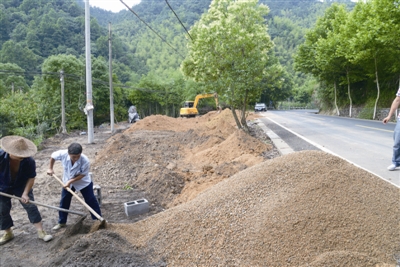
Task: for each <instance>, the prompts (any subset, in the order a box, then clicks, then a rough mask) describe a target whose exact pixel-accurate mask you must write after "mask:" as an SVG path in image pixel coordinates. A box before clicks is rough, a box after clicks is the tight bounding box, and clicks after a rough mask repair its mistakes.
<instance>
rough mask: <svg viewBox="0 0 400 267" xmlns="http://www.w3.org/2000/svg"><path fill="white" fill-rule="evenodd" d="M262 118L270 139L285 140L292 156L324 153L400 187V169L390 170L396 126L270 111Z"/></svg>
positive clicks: (303, 112) (311, 113) (311, 112)
mask: <svg viewBox="0 0 400 267" xmlns="http://www.w3.org/2000/svg"><path fill="white" fill-rule="evenodd" d="M260 114H263V117H262V118H260V119H259V120H260V121H261V122H262V123H263V124H264V125H265V126H266V128H267V130H268V131H269V135H271V134H272V135H277V136H278V137H279V138H280V139H281V140H283V142H284V143H286V144H287V146H288V148H287V149H288V151H289V152H290V151H301V150H323V151H325V152H329V153H331V154H334V155H336V156H339V157H341V158H343V159H346V160H347V161H349V162H351V163H353V164H354V165H357V166H358V167H360V168H363V169H365V170H367V171H369V172H371V173H373V174H375V175H377V176H379V177H380V178H382V179H384V180H386V181H387V182H389V183H392V184H394V185H396V186H398V187H400V168H398V169H397V170H395V171H388V170H387V167H388V166H389V165H390V164H391V159H392V151H393V150H392V147H393V130H394V127H395V123H387V124H383V123H382V122H381V121H371V120H362V119H353V118H344V117H337V116H326V115H320V114H317V111H316V110H290V111H274V110H269V111H267V112H262V113H260ZM270 137H271V136H270Z"/></svg>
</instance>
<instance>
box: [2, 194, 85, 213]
mask: <svg viewBox="0 0 400 267" xmlns="http://www.w3.org/2000/svg"><path fill="white" fill-rule="evenodd" d="M0 195H2V196H5V197H9V198H15V199H18V200H21V201H22V200H23V199H22V198H20V197H17V196H14V195H9V194H6V193H3V192H0ZM29 203H32V204H34V205H36V206H43V207H46V208H50V209H55V210H59V211H63V212H69V213H73V214H77V215H81V216H86V214H85V213H83V212H79V211H73V210H67V209H63V208H59V207H54V206H50V205H46V204H43V203H39V202H36V201H33V200H29Z"/></svg>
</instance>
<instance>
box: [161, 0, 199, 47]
mask: <svg viewBox="0 0 400 267" xmlns="http://www.w3.org/2000/svg"><path fill="white" fill-rule="evenodd" d="M165 3H167V5H168V7H169V9H171V11H172V12H173V13H174V15H175V17H176V18H177V19H178V21H179V23H180V24H181V25H182V27H183V28H184V29H185V31H186V32H187V34H188V35H189V37H190V39H191V40H192V41H193V38H192V36H191V35H190V33H189V32H188V30H187V29H186V27H185V25H183V23H182V21H181V20H180V19H179V17H178V15H177V14H176V13H175V11H174V10H173V9H172V7H171V6H170V4H169V3H168V1H167V0H165Z"/></svg>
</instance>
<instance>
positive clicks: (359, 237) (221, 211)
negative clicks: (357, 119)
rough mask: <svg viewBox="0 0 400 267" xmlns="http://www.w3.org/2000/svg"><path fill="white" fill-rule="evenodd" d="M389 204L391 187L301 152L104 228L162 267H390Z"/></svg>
mask: <svg viewBox="0 0 400 267" xmlns="http://www.w3.org/2000/svg"><path fill="white" fill-rule="evenodd" d="M398 201H399V189H398V188H396V187H393V186H392V185H390V184H388V183H386V182H385V181H383V180H380V179H378V178H377V177H375V176H373V175H372V174H370V173H368V172H366V171H364V170H361V169H359V168H357V167H355V166H353V165H351V164H349V163H348V162H346V161H344V160H342V159H340V158H337V157H335V156H332V155H329V154H326V153H324V152H316V151H307V152H298V153H293V154H290V155H287V156H283V157H280V158H276V159H273V160H270V161H267V162H264V163H261V164H258V165H256V166H254V167H252V168H249V169H246V170H244V171H242V172H239V173H238V174H236V175H234V176H233V177H231V178H230V179H227V180H224V181H222V182H220V183H218V184H217V185H215V186H213V187H211V188H209V189H208V190H206V191H204V192H203V193H202V194H200V195H198V196H197V197H196V198H195V199H193V200H192V201H190V202H188V203H186V204H182V205H179V206H177V207H175V208H172V209H169V210H167V211H165V212H163V213H160V214H157V215H155V216H153V217H151V218H148V219H146V220H143V221H140V222H138V223H136V224H133V225H120V224H113V226H112V231H114V232H116V233H118V234H119V235H121V236H124V237H125V238H126V239H127V240H128V241H129V242H130V243H131V244H132V246H133V247H134V248H137V250H138V251H144V252H143V253H144V254H146V255H149V256H150V257H151V258H152V259H154V260H155V261H156V262H157V261H161V260H163V261H166V262H167V263H168V264H170V265H171V266H376V264H382V263H392V264H394V263H395V261H394V258H393V256H394V254H395V252H399V244H400V235H399V234H398V233H399V230H400V227H399V221H400V207H399V204H398V203H399V202H398ZM392 266H394V265H392Z"/></svg>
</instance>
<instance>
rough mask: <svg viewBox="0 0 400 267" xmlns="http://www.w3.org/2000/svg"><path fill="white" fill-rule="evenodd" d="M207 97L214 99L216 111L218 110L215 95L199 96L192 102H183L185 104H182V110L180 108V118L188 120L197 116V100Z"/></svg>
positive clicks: (216, 96)
mask: <svg viewBox="0 0 400 267" xmlns="http://www.w3.org/2000/svg"><path fill="white" fill-rule="evenodd" d="M209 97H214V99H215V104H216V106H217V109H218V110H219V106H218V95H217V93H209V94H200V95H197V96H196V98H195V99H194V101H185V103H184V104H183V108H181V110H180V116H181V117H187V118H189V117H195V116H196V115H199V111H198V110H197V104H198V103H199V100H200V99H202V98H209Z"/></svg>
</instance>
